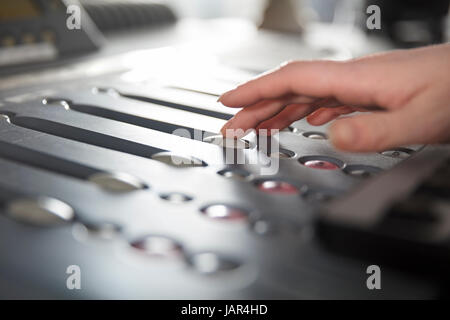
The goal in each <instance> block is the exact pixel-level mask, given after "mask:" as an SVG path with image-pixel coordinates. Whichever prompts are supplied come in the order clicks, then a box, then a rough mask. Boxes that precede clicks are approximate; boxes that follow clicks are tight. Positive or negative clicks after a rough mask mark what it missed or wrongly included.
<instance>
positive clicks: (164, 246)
mask: <svg viewBox="0 0 450 320" xmlns="http://www.w3.org/2000/svg"><path fill="white" fill-rule="evenodd" d="M131 246H132V247H133V248H135V249H137V250H139V251H140V252H142V253H143V254H145V255H146V256H149V257H152V258H165V259H167V258H169V259H173V258H181V257H182V256H183V247H182V245H181V244H180V243H178V242H177V241H174V240H172V239H170V238H167V237H164V236H157V235H151V236H146V237H143V238H141V239H138V240H135V241H133V242H132V243H131Z"/></svg>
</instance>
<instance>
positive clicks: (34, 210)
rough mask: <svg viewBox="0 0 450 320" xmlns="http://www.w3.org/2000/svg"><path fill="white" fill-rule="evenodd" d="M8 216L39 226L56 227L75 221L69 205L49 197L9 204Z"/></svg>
mask: <svg viewBox="0 0 450 320" xmlns="http://www.w3.org/2000/svg"><path fill="white" fill-rule="evenodd" d="M6 212H7V215H8V216H9V217H11V218H13V219H15V220H18V221H20V222H24V223H28V224H32V225H38V226H56V225H61V224H64V223H67V222H70V221H72V220H73V219H74V217H75V213H74V210H73V209H72V207H70V206H69V205H68V204H66V203H64V202H62V201H60V200H57V199H54V198H48V197H38V198H35V199H34V198H21V199H17V200H13V201H11V202H9V203H8V204H7V207H6Z"/></svg>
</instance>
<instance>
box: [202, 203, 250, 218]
mask: <svg viewBox="0 0 450 320" xmlns="http://www.w3.org/2000/svg"><path fill="white" fill-rule="evenodd" d="M201 212H202V213H203V214H204V215H205V216H207V217H209V218H211V219H217V220H230V221H233V220H236V221H237V220H245V219H247V218H248V216H249V212H248V211H246V210H243V209H241V208H237V207H234V206H229V205H224V204H214V205H211V206H208V207H205V208H203V209H202V210H201Z"/></svg>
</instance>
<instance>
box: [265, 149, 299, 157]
mask: <svg viewBox="0 0 450 320" xmlns="http://www.w3.org/2000/svg"><path fill="white" fill-rule="evenodd" d="M294 156H295V152H293V151H291V150H287V149H280V150H279V151H278V152H272V153H270V157H271V158H278V159H291V158H293V157H294Z"/></svg>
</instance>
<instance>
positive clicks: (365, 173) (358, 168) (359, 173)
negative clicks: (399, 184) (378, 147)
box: [344, 164, 381, 178]
mask: <svg viewBox="0 0 450 320" xmlns="http://www.w3.org/2000/svg"><path fill="white" fill-rule="evenodd" d="M380 171H381V169H380V168H377V167H373V166H365V165H358V164H355V165H348V166H346V167H345V169H344V172H345V173H347V174H349V175H351V176H354V177H361V178H368V177H371V176H373V175H375V174H377V173H378V172H380Z"/></svg>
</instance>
